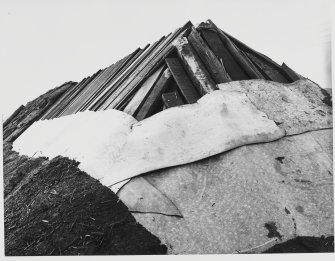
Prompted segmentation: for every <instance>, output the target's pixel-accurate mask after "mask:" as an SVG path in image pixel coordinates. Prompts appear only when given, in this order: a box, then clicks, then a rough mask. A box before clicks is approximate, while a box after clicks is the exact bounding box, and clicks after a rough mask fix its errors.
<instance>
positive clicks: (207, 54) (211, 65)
mask: <svg viewBox="0 0 335 261" xmlns="http://www.w3.org/2000/svg"><path fill="white" fill-rule="evenodd" d="M188 40H189V42H190V44H191V45H192V46H193V48H194V50H195V51H196V52H197V54H198V55H199V57H200V59H201V60H202V61H203V63H204V65H205V67H206V68H207V70H208V71H209V73H210V74H211V76H212V77H213V80H214V81H215V82H216V83H224V82H229V81H231V78H230V76H229V74H228V73H227V72H226V69H225V68H224V67H223V65H222V64H221V63H220V61H219V60H218V58H217V57H216V56H215V54H214V53H213V52H212V51H211V50H210V49H209V47H208V45H207V44H206V42H205V41H204V40H203V39H202V38H201V36H200V34H199V33H198V32H197V30H196V29H195V28H194V27H192V31H191V33H190V34H189V36H188Z"/></svg>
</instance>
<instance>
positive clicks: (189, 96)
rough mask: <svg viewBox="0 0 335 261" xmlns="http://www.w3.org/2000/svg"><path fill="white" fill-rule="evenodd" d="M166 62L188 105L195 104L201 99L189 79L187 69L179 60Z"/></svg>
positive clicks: (174, 59) (166, 60) (173, 59)
mask: <svg viewBox="0 0 335 261" xmlns="http://www.w3.org/2000/svg"><path fill="white" fill-rule="evenodd" d="M165 62H166V64H167V66H168V67H169V69H170V71H171V73H172V76H173V78H174V79H175V81H176V83H177V85H178V88H179V90H180V92H181V94H182V96H183V97H184V99H185V101H186V102H187V103H195V102H197V100H198V99H200V95H199V93H198V92H197V90H196V88H195V87H194V85H193V84H192V82H191V80H190V79H189V78H188V76H187V73H186V71H185V69H184V68H183V66H182V64H181V63H180V62H179V60H178V59H177V58H166V59H165Z"/></svg>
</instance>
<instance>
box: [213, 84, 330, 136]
mask: <svg viewBox="0 0 335 261" xmlns="http://www.w3.org/2000/svg"><path fill="white" fill-rule="evenodd" d="M218 87H219V89H221V90H227V91H240V92H243V93H245V94H246V95H247V96H248V98H249V99H250V100H251V102H252V103H253V104H254V105H255V106H256V107H257V108H258V109H259V110H260V111H262V112H264V113H266V115H267V116H268V117H269V118H270V119H271V120H274V121H275V122H276V124H277V125H278V126H279V127H281V128H283V129H285V131H286V134H287V135H292V134H298V133H303V132H305V131H310V130H319V129H323V128H332V125H333V120H332V104H331V97H330V95H329V94H328V93H327V91H325V90H323V89H321V88H320V87H319V86H318V85H317V84H315V83H313V82H312V81H309V80H307V79H304V80H298V81H295V82H293V83H291V84H283V83H277V82H272V81H266V80H252V81H234V82H229V83H223V84H219V85H218Z"/></svg>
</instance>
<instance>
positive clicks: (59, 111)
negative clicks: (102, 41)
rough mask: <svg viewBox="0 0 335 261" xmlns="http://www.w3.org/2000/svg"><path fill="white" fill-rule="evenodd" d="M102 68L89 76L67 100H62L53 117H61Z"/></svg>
mask: <svg viewBox="0 0 335 261" xmlns="http://www.w3.org/2000/svg"><path fill="white" fill-rule="evenodd" d="M100 72H101V70H99V71H98V72H96V73H95V74H93V75H92V76H91V77H88V78H87V79H86V80H85V81H84V82H83V84H82V85H81V86H80V87H79V88H78V89H77V90H76V91H75V92H74V93H72V94H71V95H70V96H69V97H68V98H67V99H66V100H64V101H63V102H62V105H61V106H60V107H59V109H57V111H56V112H55V113H54V114H53V115H52V118H56V117H60V116H62V113H63V112H64V111H66V109H67V108H68V107H69V106H70V105H71V103H72V102H73V101H74V100H75V99H76V97H78V96H79V95H80V93H81V92H82V91H83V90H84V89H85V86H87V84H89V83H90V82H91V81H92V80H93V79H94V77H95V76H96V75H97V74H98V73H100Z"/></svg>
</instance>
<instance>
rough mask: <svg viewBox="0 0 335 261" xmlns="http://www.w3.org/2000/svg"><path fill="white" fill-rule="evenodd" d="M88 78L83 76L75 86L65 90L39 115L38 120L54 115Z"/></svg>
mask: <svg viewBox="0 0 335 261" xmlns="http://www.w3.org/2000/svg"><path fill="white" fill-rule="evenodd" d="M87 80H88V78H84V79H83V80H82V81H81V82H79V83H77V84H76V85H75V86H73V87H72V88H70V89H69V90H67V91H66V92H65V93H64V94H63V96H62V97H61V98H60V99H58V100H57V102H55V103H54V104H53V105H52V107H51V108H50V109H49V110H48V111H47V112H46V113H44V115H43V116H42V117H41V119H40V120H45V119H51V118H53V117H54V115H56V114H57V113H58V112H59V111H60V110H61V109H62V108H64V107H65V106H66V104H68V101H69V100H70V98H71V96H72V95H73V94H74V93H77V92H78V91H79V90H80V88H81V87H82V85H83V84H84V83H85V82H86V81H87Z"/></svg>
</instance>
